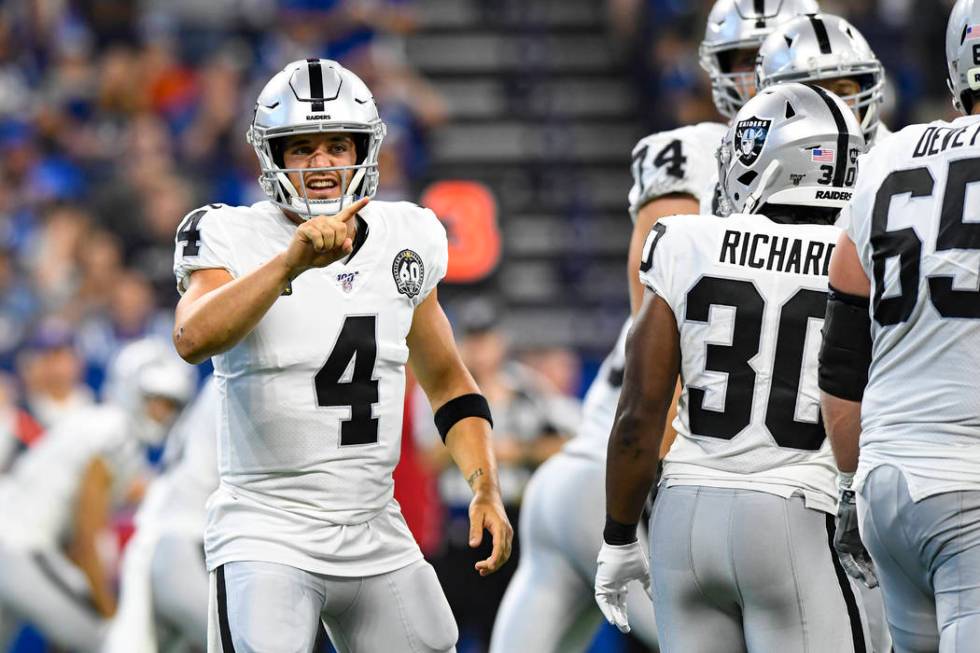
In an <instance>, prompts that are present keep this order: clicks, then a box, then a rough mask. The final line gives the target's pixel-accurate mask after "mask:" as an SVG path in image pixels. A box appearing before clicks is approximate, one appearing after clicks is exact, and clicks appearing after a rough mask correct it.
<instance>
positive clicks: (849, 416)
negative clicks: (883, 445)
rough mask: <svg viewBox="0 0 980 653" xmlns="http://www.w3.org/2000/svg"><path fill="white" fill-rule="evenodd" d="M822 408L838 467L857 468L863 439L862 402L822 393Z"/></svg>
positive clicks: (851, 469) (850, 469) (842, 469)
mask: <svg viewBox="0 0 980 653" xmlns="http://www.w3.org/2000/svg"><path fill="white" fill-rule="evenodd" d="M820 410H821V412H822V413H823V423H824V428H825V429H826V430H827V437H829V438H830V446H831V448H832V449H833V451H834V458H835V459H836V460H837V468H838V469H840V471H842V472H845V473H853V472H854V471H855V470H856V469H857V464H858V454H859V453H860V441H861V402H860V401H848V400H847V399H841V398H840V397H835V396H833V395H830V394H827V393H826V392H821V393H820Z"/></svg>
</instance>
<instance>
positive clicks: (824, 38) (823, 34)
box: [807, 14, 833, 54]
mask: <svg viewBox="0 0 980 653" xmlns="http://www.w3.org/2000/svg"><path fill="white" fill-rule="evenodd" d="M807 18H809V19H810V24H811V25H813V31H814V32H815V33H816V34H817V43H819V44H820V54H830V53H831V52H833V50H832V49H831V48H830V34H828V33H827V26H826V25H825V24H824V22H823V18H820V17H819V16H817V15H816V14H810V15H809V16H807Z"/></svg>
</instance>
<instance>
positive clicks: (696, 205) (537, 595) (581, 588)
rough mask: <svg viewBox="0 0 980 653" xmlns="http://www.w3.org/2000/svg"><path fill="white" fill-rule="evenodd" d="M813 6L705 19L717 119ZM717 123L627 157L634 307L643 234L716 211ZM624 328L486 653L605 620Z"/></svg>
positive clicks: (735, 5) (737, 6)
mask: <svg viewBox="0 0 980 653" xmlns="http://www.w3.org/2000/svg"><path fill="white" fill-rule="evenodd" d="M815 11H817V5H816V3H815V2H813V1H812V0H775V1H774V0H766V1H765V2H755V1H753V0H718V2H716V3H715V5H714V7H713V8H712V10H711V12H710V15H709V18H708V23H707V27H706V29H705V37H704V41H703V43H702V44H701V64H702V66H703V67H704V68H705V69H706V70H707V72H708V73H709V75H710V77H711V84H712V90H713V97H714V100H715V105H716V107H717V108H718V111H719V112H720V113H721V114H722V115H724V116H726V117H727V118H731V117H732V116H734V115H735V112H736V111H738V109H739V107H741V105H742V103H743V102H745V100H746V99H748V98H749V97H751V95H752V94H753V93H754V92H755V90H754V85H755V72H754V71H755V61H756V56H757V54H758V48H759V45H760V44H761V43H762V41H763V39H764V38H765V37H766V35H767V34H769V33H770V32H771V31H772V30H773V29H775V28H776V26H778V25H779V24H780V23H782V22H784V21H786V20H789V19H791V18H792V17H794V16H796V15H797V14H798V13H803V12H815ZM725 131H726V127H725V125H723V124H721V123H710V122H706V123H700V124H697V125H691V126H687V127H681V128H678V129H674V130H671V131H667V132H661V133H657V134H652V135H650V136H647V137H645V138H644V139H642V140H641V141H640V142H639V143H638V144H637V145H636V147H635V148H634V149H633V164H632V166H631V172H632V175H633V186H632V188H631V189H630V192H629V210H630V216H631V218H632V219H633V223H634V224H633V235H632V237H631V240H630V245H629V254H628V265H627V271H628V279H629V289H630V302H631V305H632V307H633V310H634V311H635V310H637V309H638V308H639V306H640V302H641V299H642V296H643V287H642V284H641V283H640V280H639V268H640V253H641V251H642V249H643V243H644V241H645V240H646V236H647V234H649V233H650V229H651V227H652V226H653V225H654V224H655V223H656V222H657V220H659V219H660V218H662V217H664V216H668V215H675V214H694V213H698V212H699V210H701V211H704V212H705V213H711V212H720V211H722V209H721V208H719V205H718V202H719V199H720V196H719V195H718V192H717V188H716V187H717V180H718V166H717V163H716V161H715V151H716V150H717V149H718V145H719V144H720V142H721V138H722V136H723V135H724V134H725ZM629 325H630V323H629V321H627V323H626V324H624V325H623V329H622V331H621V333H620V337H619V340H618V342H617V343H616V346H615V347H614V348H613V351H612V352H611V353H610V354H609V356H608V357H607V358H606V360H605V361H604V362H603V364H602V367H601V368H600V370H599V373H598V375H597V376H596V379H595V381H594V382H593V383H592V385H591V387H590V388H589V391H588V393H587V394H586V399H585V406H584V414H583V419H582V426H581V428H580V430H579V433H578V435H577V436H576V437H575V438H572V440H571V441H570V442H569V443H568V445H566V446H565V448H564V449H563V450H562V452H561V453H559V454H558V455H556V456H553V457H552V458H551V459H550V460H549V461H548V462H546V463H545V464H544V465H542V467H541V468H540V469H539V470H538V471H537V472H536V473H535V475H534V477H533V478H532V480H531V482H530V484H529V485H528V488H527V490H526V491H525V494H524V500H523V502H522V515H524V517H522V519H523V521H524V522H525V523H524V525H523V529H518V530H519V531H520V532H521V533H523V534H522V535H521V538H522V539H521V547H522V551H523V552H525V553H524V555H523V556H522V558H521V562H520V564H519V565H518V568H517V572H516V574H515V577H514V579H513V580H512V581H511V584H510V586H509V587H508V589H507V593H506V594H505V596H504V600H503V602H502V603H501V606H500V610H499V612H498V613H497V619H496V622H495V624H494V632H493V641H492V643H491V650H492V651H493V652H494V653H508V652H509V651H514V650H518V649H522V648H523V649H527V650H540V651H574V650H576V649H582V648H584V647H585V646H587V644H588V642H589V641H590V640H591V639H592V636H593V635H594V633H595V630H596V629H597V627H598V625H599V624H600V623H601V621H602V617H601V614H600V613H599V612H598V610H597V609H596V607H595V603H594V601H592V599H591V596H590V594H591V588H592V584H593V580H594V578H595V559H596V555H597V554H598V552H599V547H600V546H601V544H602V542H601V538H600V536H599V529H600V528H601V525H602V519H603V514H604V510H605V508H604V503H603V496H604V493H603V478H604V476H603V475H604V467H605V459H606V444H607V441H608V438H609V431H610V429H611V428H612V422H613V416H614V413H615V408H616V404H617V402H618V401H619V392H620V388H621V385H622V379H623V364H624V363H623V357H624V342H625V338H626V332H627V331H628V329H629ZM630 617H631V619H630V623H631V624H632V626H633V628H634V630H635V634H636V635H637V636H638V637H639V638H640V639H642V640H643V641H644V642H645V643H646V644H647V645H648V646H650V647H655V646H656V641H657V638H656V624H655V622H654V619H653V611H652V610H651V607H650V603H649V601H643V600H641V599H640V598H639V597H633V598H632V599H631V611H630Z"/></svg>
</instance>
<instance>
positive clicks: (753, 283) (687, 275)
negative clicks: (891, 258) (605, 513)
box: [640, 214, 840, 513]
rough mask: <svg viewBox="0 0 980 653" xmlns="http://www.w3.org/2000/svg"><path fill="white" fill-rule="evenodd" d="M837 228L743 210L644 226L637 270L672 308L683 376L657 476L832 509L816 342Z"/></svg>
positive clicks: (833, 501) (831, 473)
mask: <svg viewBox="0 0 980 653" xmlns="http://www.w3.org/2000/svg"><path fill="white" fill-rule="evenodd" d="M839 233H840V230H839V229H838V228H836V227H832V226H826V225H799V224H794V225H787V224H778V223H775V222H773V221H771V220H769V219H768V218H766V217H764V216H760V215H743V214H736V215H732V216H731V217H728V218H719V217H714V216H702V217H700V218H693V217H691V216H677V217H671V218H666V219H664V220H661V221H660V222H659V223H658V224H657V225H656V226H655V227H654V229H653V231H652V232H651V234H650V237H649V238H648V239H647V242H646V245H645V247H644V250H643V253H644V256H643V264H642V265H641V272H640V278H641V280H642V281H643V283H644V284H645V285H646V286H647V287H649V288H650V289H651V290H653V291H654V292H656V293H657V294H658V295H660V297H662V298H663V299H664V300H665V301H666V302H667V304H669V305H670V308H671V310H672V311H673V313H674V316H675V318H676V319H677V327H678V329H679V332H680V346H681V379H682V381H683V390H682V393H681V398H680V401H679V403H678V408H677V418H676V419H675V421H674V424H673V426H674V429H675V430H676V431H677V439H676V440H675V441H674V444H673V446H672V447H671V449H670V451H669V452H668V454H667V457H666V458H665V461H664V473H663V478H664V480H665V482H667V483H668V484H670V485H674V484H683V485H705V486H713V487H736V488H746V489H754V490H760V491H766V492H771V493H774V494H779V495H780V496H784V497H789V496H790V495H792V494H793V493H794V492H798V491H801V492H802V493H803V495H804V497H805V498H806V503H807V505H808V506H810V507H813V508H817V509H820V510H824V511H827V512H831V513H833V512H835V511H836V500H837V487H836V475H837V468H836V466H835V464H834V460H833V456H832V454H831V451H830V443H829V441H828V440H827V439H826V437H825V433H824V428H823V424H822V422H821V418H820V395H819V391H818V388H817V354H818V352H819V349H820V341H821V336H820V329H821V326H822V325H823V317H824V312H825V310H826V304H827V272H828V266H829V264H830V255H831V252H832V251H833V249H834V244H835V243H836V241H837V237H838V235H839Z"/></svg>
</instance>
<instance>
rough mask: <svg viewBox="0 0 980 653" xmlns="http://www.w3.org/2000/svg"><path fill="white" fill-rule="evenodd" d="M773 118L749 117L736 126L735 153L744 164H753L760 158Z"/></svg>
mask: <svg viewBox="0 0 980 653" xmlns="http://www.w3.org/2000/svg"><path fill="white" fill-rule="evenodd" d="M771 124H772V120H764V119H762V118H755V117H752V118H749V119H748V120H741V121H739V123H738V125H737V126H736V127H735V143H734V145H735V154H736V155H738V160H739V161H741V162H742V165H745V166H751V165H752V164H753V163H755V162H756V159H758V158H759V155H760V154H761V153H762V148H763V147H764V146H765V144H766V139H767V138H769V126H770V125H771Z"/></svg>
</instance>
